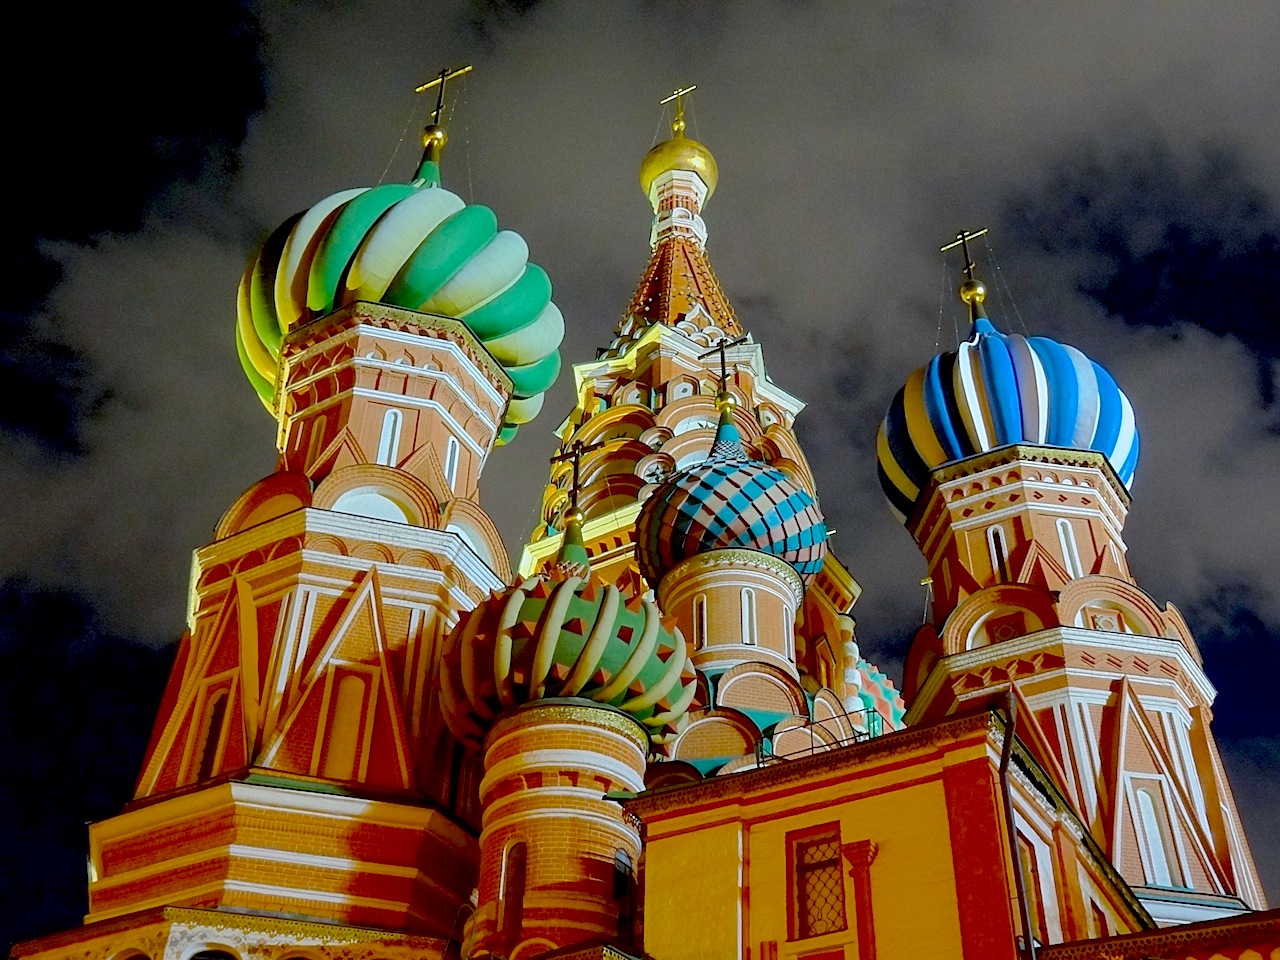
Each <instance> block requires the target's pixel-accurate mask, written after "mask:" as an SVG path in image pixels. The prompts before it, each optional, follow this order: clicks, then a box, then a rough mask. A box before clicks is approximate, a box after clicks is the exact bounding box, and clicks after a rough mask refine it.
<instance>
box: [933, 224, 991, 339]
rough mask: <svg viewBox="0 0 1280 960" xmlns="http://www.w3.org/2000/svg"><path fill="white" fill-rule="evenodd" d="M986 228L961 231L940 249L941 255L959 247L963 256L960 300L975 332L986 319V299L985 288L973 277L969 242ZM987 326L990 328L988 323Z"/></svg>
mask: <svg viewBox="0 0 1280 960" xmlns="http://www.w3.org/2000/svg"><path fill="white" fill-rule="evenodd" d="M987 230H988V228H987V227H983V228H982V229H981V230H978V231H976V232H973V233H971V232H970V231H968V230H961V231H960V232H959V233H957V234H956V238H955V239H954V240H952V241H951V242H950V243H948V244H947V245H945V246H943V247H941V248H940V251H941V252H942V253H946V252H947V251H948V250H954V249H955V248H956V247H959V248H960V249H961V251H962V252H963V254H964V276H965V280H964V283H962V284H960V288H959V293H960V299H961V300H962V301H964V303H965V304H967V305H968V307H969V322H970V323H971V324H973V326H974V328H975V331H976V330H977V329H980V327H981V324H979V322H978V321H979V320H986V319H987V311H986V309H985V308H984V307H983V306H982V304H983V301H985V300H986V299H987V287H986V284H984V283H983V282H982V281H981V280H979V279H977V278H976V277H975V276H974V275H973V271H974V268H975V267H976V266H977V264H976V263H974V262H973V260H972V259H971V258H970V256H969V241H970V240H976V239H977V238H978V237H981V236H983V235H984V234H985V233H986V232H987ZM987 326H990V324H989V323H988V324H987Z"/></svg>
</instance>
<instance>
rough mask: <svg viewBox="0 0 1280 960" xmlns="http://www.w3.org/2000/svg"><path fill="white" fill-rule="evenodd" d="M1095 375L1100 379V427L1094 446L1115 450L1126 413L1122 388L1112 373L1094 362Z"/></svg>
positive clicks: (1094, 437) (1100, 448)
mask: <svg viewBox="0 0 1280 960" xmlns="http://www.w3.org/2000/svg"><path fill="white" fill-rule="evenodd" d="M1093 375H1094V376H1095V377H1096V378H1097V380H1098V429H1097V430H1096V431H1095V432H1094V434H1093V447H1094V448H1095V449H1098V450H1115V449H1116V441H1117V440H1118V439H1120V424H1121V420H1122V419H1123V415H1124V405H1123V404H1122V403H1121V402H1120V388H1119V387H1117V386H1116V382H1115V380H1113V379H1112V378H1111V374H1109V373H1107V371H1105V370H1103V369H1102V367H1100V366H1098V364H1097V363H1094V364H1093Z"/></svg>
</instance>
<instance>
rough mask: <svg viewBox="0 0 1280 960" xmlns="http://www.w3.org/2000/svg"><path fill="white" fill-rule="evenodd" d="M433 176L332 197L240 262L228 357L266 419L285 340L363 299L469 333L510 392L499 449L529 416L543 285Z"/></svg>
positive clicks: (505, 239)
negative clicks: (459, 325)
mask: <svg viewBox="0 0 1280 960" xmlns="http://www.w3.org/2000/svg"><path fill="white" fill-rule="evenodd" d="M438 169H439V168H438V166H437V165H436V164H435V163H433V162H431V161H424V162H423V164H422V166H421V168H420V169H419V171H418V177H417V179H415V180H414V181H413V182H412V183H407V184H402V183H389V184H383V185H381V186H377V187H371V188H359V189H355V190H345V191H343V192H341V193H335V194H334V195H333V196H331V197H327V198H326V199H324V200H322V201H320V202H319V203H317V204H316V205H315V206H314V207H312V208H311V209H310V210H306V211H304V212H302V213H299V214H295V215H294V216H292V217H290V218H289V219H288V220H286V221H285V222H284V223H282V224H281V225H280V226H279V227H278V228H277V229H276V230H275V232H274V233H272V234H271V236H269V237H268V238H267V241H266V243H264V244H263V245H262V248H261V249H260V250H259V251H258V253H257V254H256V255H255V256H254V257H253V258H252V259H251V260H250V261H249V266H248V268H247V269H246V270H245V274H244V278H243V279H242V280H241V281H240V294H239V301H238V305H237V314H238V320H237V323H236V350H237V351H238V353H239V355H240V364H241V366H242V367H243V368H244V372H245V375H246V376H247V377H248V378H249V382H250V383H251V384H252V385H253V388H254V390H255V391H257V394H258V396H259V398H260V399H261V400H262V402H263V404H264V405H265V406H266V407H267V409H268V410H272V409H273V403H274V398H275V391H276V378H277V370H278V366H279V363H278V362H279V358H280V345H281V343H282V342H283V340H284V337H285V335H286V334H287V333H288V332H289V331H290V330H292V329H293V328H295V327H298V326H301V325H302V324H305V323H308V322H309V321H311V320H313V319H315V318H317V317H322V316H324V315H325V314H328V313H330V312H332V311H334V310H336V309H338V308H339V307H343V306H346V305H347V304H349V303H352V302H354V301H357V300H366V301H372V302H375V303H386V304H389V305H391V306H396V307H405V308H407V309H410V310H417V311H419V312H421V313H434V314H438V315H441V316H445V317H452V318H454V319H457V320H461V321H462V322H464V323H465V324H466V325H467V327H468V328H469V329H470V330H471V332H472V333H473V334H475V336H476V338H477V339H478V340H479V341H480V342H481V343H482V344H483V345H484V346H485V348H486V349H487V350H488V351H489V352H490V353H491V354H493V357H494V359H496V360H497V361H498V363H500V364H501V365H502V367H503V368H504V369H505V370H506V372H507V374H508V375H509V376H510V377H511V380H512V383H513V384H514V394H513V397H512V400H511V403H510V405H509V407H508V409H507V414H506V419H505V421H504V423H503V429H502V432H501V434H500V435H499V438H498V442H499V443H500V444H501V443H505V442H507V441H509V440H510V439H511V437H512V436H514V434H515V431H516V428H517V427H518V426H519V425H520V424H522V423H527V422H528V421H530V420H532V419H533V418H534V417H535V416H537V414H538V411H539V410H540V409H541V408H542V399H543V394H544V392H545V391H546V390H547V388H548V387H550V386H551V385H552V384H553V383H554V382H555V379H556V377H557V376H558V375H559V373H560V353H559V349H558V348H559V346H560V341H561V339H563V337H564V317H562V316H561V314H560V310H559V308H557V307H556V305H555V304H554V303H552V302H551V280H550V279H549V278H548V277H547V273H546V271H545V270H543V269H542V268H541V267H539V266H538V265H537V264H534V263H530V262H529V248H528V247H527V246H526V244H525V242H524V240H523V239H522V238H521V237H520V235H519V234H517V233H514V232H512V231H510V230H499V229H498V219H497V217H496V216H495V215H494V213H493V211H492V210H490V209H489V208H488V207H485V206H481V205H479V204H473V205H467V204H466V203H464V202H463V200H462V199H461V198H460V197H458V196H457V195H456V194H453V193H450V192H449V191H448V190H445V189H444V188H443V187H441V186H440V180H439V172H438Z"/></svg>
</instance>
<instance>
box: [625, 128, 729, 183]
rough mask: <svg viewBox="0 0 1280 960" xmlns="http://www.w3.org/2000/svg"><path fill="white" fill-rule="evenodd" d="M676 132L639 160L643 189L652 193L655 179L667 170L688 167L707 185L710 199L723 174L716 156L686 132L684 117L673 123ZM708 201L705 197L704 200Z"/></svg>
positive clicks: (685, 168) (687, 168) (686, 168)
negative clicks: (717, 167) (718, 169)
mask: <svg viewBox="0 0 1280 960" xmlns="http://www.w3.org/2000/svg"><path fill="white" fill-rule="evenodd" d="M672 127H673V130H674V134H673V136H672V137H671V139H670V140H664V141H662V143H660V144H658V145H657V146H656V147H654V148H653V149H652V150H650V151H649V152H648V153H647V154H646V155H645V158H644V159H643V160H641V161H640V189H641V190H643V191H644V195H645V196H646V197H647V196H649V188H650V187H651V186H653V181H655V180H657V179H658V177H660V176H662V174H664V173H666V172H667V171H668V170H688V171H690V172H692V173H696V174H697V175H698V176H699V177H701V178H702V182H703V183H705V184H706V185H707V197H706V199H707V200H710V199H711V194H713V193H715V191H716V182H717V181H718V180H719V179H720V174H719V173H718V172H717V170H716V158H715V157H713V156H712V155H711V151H710V150H708V149H707V148H706V147H704V146H703V145H702V144H700V143H699V142H698V141H697V140H690V139H689V138H688V137H686V136H685V135H684V121H683V120H681V121H679V122H677V123H675V124H673V125H672ZM704 202H705V201H704Z"/></svg>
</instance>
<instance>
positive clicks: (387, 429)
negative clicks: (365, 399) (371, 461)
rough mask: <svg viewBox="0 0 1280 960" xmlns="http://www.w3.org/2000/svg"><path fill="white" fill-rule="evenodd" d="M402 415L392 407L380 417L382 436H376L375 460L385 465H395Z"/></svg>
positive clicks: (398, 448)
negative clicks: (376, 453) (376, 456)
mask: <svg viewBox="0 0 1280 960" xmlns="http://www.w3.org/2000/svg"><path fill="white" fill-rule="evenodd" d="M403 422H404V415H403V414H402V413H401V412H400V411H399V410H397V409H395V408H394V407H392V408H391V409H390V410H388V411H387V412H386V413H385V414H383V417H382V436H380V437H379V438H378V459H377V460H376V461H375V462H377V463H380V464H382V465H383V466H387V467H394V466H395V465H396V454H397V453H399V451H400V427H401V424H403Z"/></svg>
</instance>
